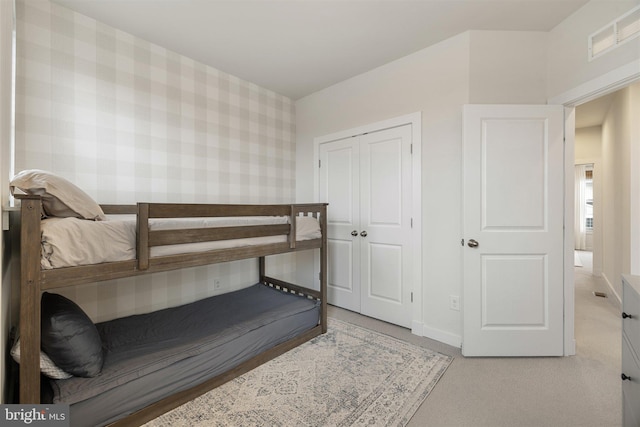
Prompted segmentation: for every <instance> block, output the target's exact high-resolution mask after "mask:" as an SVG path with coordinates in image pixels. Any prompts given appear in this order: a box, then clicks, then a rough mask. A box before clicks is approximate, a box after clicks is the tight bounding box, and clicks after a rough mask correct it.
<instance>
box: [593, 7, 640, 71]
mask: <svg viewBox="0 0 640 427" xmlns="http://www.w3.org/2000/svg"><path fill="white" fill-rule="evenodd" d="M638 36H640V6H638V7H635V8H633V9H631V10H630V11H629V12H627V13H625V14H624V15H622V16H621V17H619V18H618V19H616V20H615V21H613V22H611V23H610V24H608V25H606V26H605V27H604V28H601V29H600V30H598V31H596V32H595V33H593V34H591V35H590V36H589V61H591V60H592V59H595V58H597V57H598V56H600V55H602V54H604V53H606V52H609V51H610V50H612V49H615V48H616V47H618V46H620V45H621V44H623V43H625V42H627V41H629V40H631V39H633V38H635V37H638Z"/></svg>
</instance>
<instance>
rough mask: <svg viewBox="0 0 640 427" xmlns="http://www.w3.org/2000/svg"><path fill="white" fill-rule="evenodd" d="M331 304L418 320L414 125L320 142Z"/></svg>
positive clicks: (394, 319) (405, 322) (400, 321)
mask: <svg viewBox="0 0 640 427" xmlns="http://www.w3.org/2000/svg"><path fill="white" fill-rule="evenodd" d="M319 155H320V174H319V176H320V199H321V200H326V201H327V202H328V203H329V207H328V215H327V217H328V228H329V230H328V240H329V282H328V293H329V296H328V301H329V303H330V304H333V305H336V306H339V307H342V308H346V309H348V310H352V311H356V312H359V313H362V314H365V315H367V316H371V317H375V318H377V319H381V320H385V321H387V322H391V323H394V324H397V325H401V326H405V327H410V325H411V312H412V310H411V283H410V282H411V279H410V275H411V250H410V248H411V126H410V125H406V126H401V127H396V128H391V129H386V130H382V131H378V132H371V133H368V134H365V135H358V136H354V137H350V138H346V139H342V140H338V141H332V142H328V143H324V144H321V145H320V147H319Z"/></svg>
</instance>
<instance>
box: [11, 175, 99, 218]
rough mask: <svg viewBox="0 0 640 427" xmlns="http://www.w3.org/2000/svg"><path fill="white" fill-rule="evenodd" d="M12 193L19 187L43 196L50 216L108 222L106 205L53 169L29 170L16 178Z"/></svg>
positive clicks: (43, 201)
mask: <svg viewBox="0 0 640 427" xmlns="http://www.w3.org/2000/svg"><path fill="white" fill-rule="evenodd" d="M10 188H11V194H15V189H16V188H18V189H20V190H21V191H23V192H24V193H26V194H29V195H36V196H42V208H43V210H44V213H45V215H46V216H54V217H63V218H66V217H75V218H81V219H90V220H94V221H104V220H105V219H106V217H105V215H104V212H103V211H102V208H101V207H100V205H98V203H96V202H95V201H94V200H93V199H92V198H91V197H90V196H89V195H88V194H87V193H85V192H84V191H82V190H81V189H80V188H78V187H77V186H76V185H74V184H72V183H71V182H69V181H68V180H66V179H65V178H63V177H61V176H58V175H55V174H53V173H51V172H47V171H43V170H39V169H29V170H24V171H22V172H20V173H19V174H18V175H16V176H15V177H13V179H12V180H11V183H10Z"/></svg>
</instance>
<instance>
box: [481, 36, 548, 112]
mask: <svg viewBox="0 0 640 427" xmlns="http://www.w3.org/2000/svg"><path fill="white" fill-rule="evenodd" d="M469 55H470V58H471V59H470V70H471V72H470V74H469V89H470V93H469V103H471V104H545V103H546V96H545V91H546V76H545V73H546V69H547V60H546V56H547V33H544V32H528V31H472V32H471V38H470V49H469Z"/></svg>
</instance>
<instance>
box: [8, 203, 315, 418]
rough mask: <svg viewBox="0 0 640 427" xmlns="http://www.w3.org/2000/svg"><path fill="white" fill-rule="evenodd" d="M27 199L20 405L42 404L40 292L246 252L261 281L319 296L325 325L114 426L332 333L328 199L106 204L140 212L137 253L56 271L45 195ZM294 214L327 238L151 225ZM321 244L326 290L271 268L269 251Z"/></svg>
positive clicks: (107, 208)
mask: <svg viewBox="0 0 640 427" xmlns="http://www.w3.org/2000/svg"><path fill="white" fill-rule="evenodd" d="M16 198H18V199H20V200H21V207H20V210H19V211H17V212H12V214H14V215H13V217H12V218H11V230H12V240H15V243H16V244H17V245H18V248H17V250H16V251H15V252H14V254H16V255H17V256H18V264H17V265H18V266H19V272H17V273H18V275H19V283H20V337H21V338H20V346H21V347H20V350H21V361H20V395H19V398H20V403H23V404H25V403H26V404H37V403H40V360H39V357H40V356H39V355H40V298H41V294H42V292H43V291H47V290H52V289H57V288H62V287H67V286H74V285H79V284H84V283H93V282H100V281H105V280H112V279H119V278H123V277H131V276H137V275H143V274H150V273H155V272H160V271H169V270H176V269H181V268H186V267H194V266H200V265H207V264H215V263H221V262H228V261H234V260H240V259H247V258H258V259H259V263H258V265H259V272H258V273H259V277H260V282H261V283H263V284H265V285H267V286H272V287H276V288H279V289H285V290H287V291H289V292H292V293H296V294H300V295H304V296H307V297H308V298H313V299H316V300H318V301H320V304H321V316H320V317H321V319H320V323H319V324H318V325H317V326H316V327H315V328H313V329H311V330H309V331H307V332H306V333H304V334H303V335H301V336H298V337H296V338H294V339H292V340H289V341H287V342H284V343H282V344H280V345H278V346H276V347H274V348H271V349H269V350H267V351H265V352H263V353H261V354H259V355H257V356H255V357H253V358H252V359H249V360H247V361H246V362H244V363H242V364H241V365H239V366H237V367H236V368H234V369H232V370H230V371H228V372H226V373H224V374H222V375H219V376H217V377H215V378H212V379H210V380H208V381H206V382H205V383H202V384H199V385H197V386H194V387H193V388H190V389H188V390H185V391H182V392H179V393H177V394H174V395H171V396H169V397H167V398H164V399H162V400H160V401H158V402H156V403H153V404H151V405H149V406H147V407H146V408H143V409H142V410H140V411H138V412H136V413H134V414H132V415H130V416H128V417H127V418H124V419H121V420H119V421H116V422H115V423H114V424H113V425H118V426H124V425H140V424H143V423H145V422H147V421H149V420H151V419H153V418H156V417H157V416H159V415H161V414H163V413H165V412H167V411H169V410H171V409H173V408H175V407H177V406H179V405H181V404H183V403H185V402H188V401H189V400H192V399H193V398H195V397H197V396H199V395H201V394H203V393H205V392H206V391H209V390H211V389H213V388H215V387H217V386H219V385H221V384H223V383H225V382H227V381H229V380H231V379H233V378H235V377H237V376H239V375H241V374H243V373H245V372H247V371H249V370H251V369H253V368H255V367H256V366H259V365H260V364H262V363H264V362H267V361H268V360H271V359H273V358H274V357H276V356H278V355H280V354H282V353H284V352H286V351H288V350H290V349H292V348H294V347H296V346H298V345H300V344H302V343H304V342H306V341H308V340H310V339H312V338H313V337H316V336H318V335H320V334H322V333H325V332H326V331H327V298H326V296H327V237H326V235H327V227H326V225H327V219H326V212H327V208H326V207H327V204H326V203H315V204H293V205H219V204H166V203H138V204H137V205H102V206H101V207H102V209H103V211H104V213H105V214H136V215H137V229H136V234H137V242H136V243H137V244H136V247H137V249H136V251H137V255H136V259H135V260H130V261H119V262H110V263H103V264H95V265H86V266H79V267H66V268H59V269H53V270H45V269H41V266H40V257H41V256H40V251H41V242H40V241H41V232H40V222H41V212H42V200H41V198H40V196H30V195H28V196H16ZM283 215H288V216H290V217H291V218H293V217H296V216H299V215H311V216H314V217H315V218H317V219H318V221H319V223H320V229H321V232H322V237H321V238H319V239H313V240H303V241H297V242H296V239H295V236H296V223H295V221H290V224H284V225H261V226H240V227H225V228H224V229H222V228H217V229H192V230H163V231H150V230H149V225H148V223H149V219H151V218H185V217H233V216H283ZM274 235H287V236H288V238H287V242H284V243H270V244H261V245H256V246H248V247H241V248H231V249H216V250H210V251H206V252H200V253H195V254H194V253H191V254H180V255H170V256H163V257H150V249H151V247H153V246H162V245H168V244H182V243H193V242H201V241H213V240H229V239H238V238H246V237H260V236H274ZM308 249H320V290H319V291H318V290H313V289H308V288H305V287H301V286H297V285H294V284H291V283H287V282H284V281H281V280H277V279H275V278H271V277H267V276H266V274H265V256H268V255H274V254H282V253H287V252H293V251H300V250H308Z"/></svg>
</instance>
